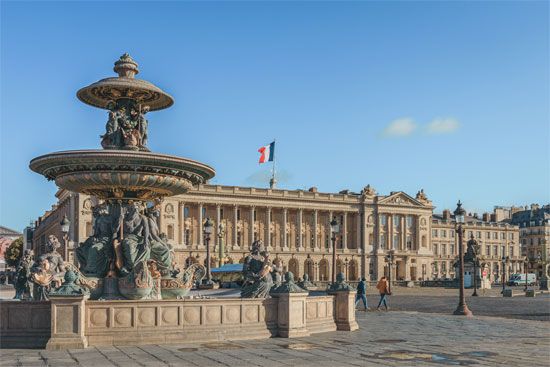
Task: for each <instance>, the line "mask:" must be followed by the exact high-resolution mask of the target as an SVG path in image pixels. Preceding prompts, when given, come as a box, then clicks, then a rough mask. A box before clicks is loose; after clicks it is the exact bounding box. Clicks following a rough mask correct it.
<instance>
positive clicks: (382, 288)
mask: <svg viewBox="0 0 550 367" xmlns="http://www.w3.org/2000/svg"><path fill="white" fill-rule="evenodd" d="M376 288H377V289H378V292H379V293H380V302H378V307H376V311H380V306H381V305H382V303H384V306H385V307H386V311H387V310H388V309H389V307H388V301H387V296H389V295H390V294H391V293H390V289H389V286H388V281H387V280H386V277H382V278H380V281H379V282H378V284H377V285H376Z"/></svg>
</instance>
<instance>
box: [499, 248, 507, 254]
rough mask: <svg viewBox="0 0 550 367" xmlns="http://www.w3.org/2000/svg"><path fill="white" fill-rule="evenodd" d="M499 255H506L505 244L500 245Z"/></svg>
mask: <svg viewBox="0 0 550 367" xmlns="http://www.w3.org/2000/svg"><path fill="white" fill-rule="evenodd" d="M500 256H506V246H500Z"/></svg>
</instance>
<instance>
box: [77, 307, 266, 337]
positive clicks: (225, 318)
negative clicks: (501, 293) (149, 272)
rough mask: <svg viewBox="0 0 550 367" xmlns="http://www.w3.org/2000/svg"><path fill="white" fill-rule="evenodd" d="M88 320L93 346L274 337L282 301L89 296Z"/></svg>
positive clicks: (87, 334) (86, 331) (86, 317)
mask: <svg viewBox="0 0 550 367" xmlns="http://www.w3.org/2000/svg"><path fill="white" fill-rule="evenodd" d="M85 320H86V321H85V323H86V325H85V335H86V337H87V339H88V343H89V345H125V344H127V345H136V344H154V343H188V342H205V341H217V340H231V339H258V338H269V337H271V336H274V335H276V334H277V300H276V299H273V298H270V299H265V300H262V299H194V300H185V301H179V300H173V301H172V300H170V301H139V302H136V301H88V302H86V316H85Z"/></svg>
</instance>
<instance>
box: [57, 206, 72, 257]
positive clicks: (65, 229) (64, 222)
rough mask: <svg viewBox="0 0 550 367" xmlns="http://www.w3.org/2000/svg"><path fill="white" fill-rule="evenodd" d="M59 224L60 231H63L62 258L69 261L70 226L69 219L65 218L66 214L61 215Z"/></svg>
mask: <svg viewBox="0 0 550 367" xmlns="http://www.w3.org/2000/svg"><path fill="white" fill-rule="evenodd" d="M59 225H60V226H61V232H62V233H63V244H64V246H63V247H64V251H63V253H64V260H65V261H69V229H70V228H71V221H70V220H69V218H67V214H65V215H64V216H63V219H62V220H61V222H60V223H59Z"/></svg>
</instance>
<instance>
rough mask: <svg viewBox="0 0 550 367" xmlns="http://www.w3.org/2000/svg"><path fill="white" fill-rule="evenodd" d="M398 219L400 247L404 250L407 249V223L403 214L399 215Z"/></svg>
mask: <svg viewBox="0 0 550 367" xmlns="http://www.w3.org/2000/svg"><path fill="white" fill-rule="evenodd" d="M399 220H400V224H401V228H400V229H401V249H402V250H403V251H405V250H407V223H406V222H405V216H404V215H401V216H400V218H399Z"/></svg>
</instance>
